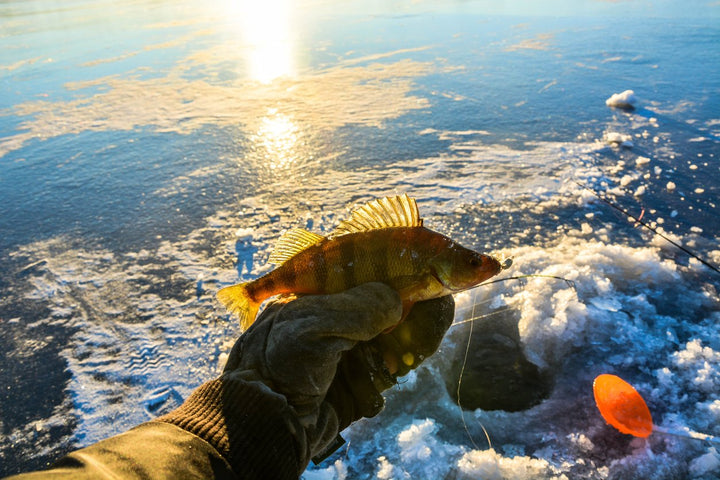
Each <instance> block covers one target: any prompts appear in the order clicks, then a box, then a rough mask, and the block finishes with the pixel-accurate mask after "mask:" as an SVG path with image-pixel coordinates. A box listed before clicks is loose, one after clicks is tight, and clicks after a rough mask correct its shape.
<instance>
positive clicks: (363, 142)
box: [0, 0, 720, 480]
mask: <svg viewBox="0 0 720 480" xmlns="http://www.w3.org/2000/svg"><path fill="white" fill-rule="evenodd" d="M256 3H258V2H256ZM260 3H263V5H267V6H268V8H267V9H263V8H261V7H258V6H250V5H249V4H248V3H243V2H230V1H226V2H216V4H214V5H213V6H208V5H207V4H208V2H199V1H190V0H188V1H184V2H149V1H138V2H122V4H119V3H117V2H85V1H74V2H62V3H58V2H46V1H33V2H4V3H2V4H1V5H0V21H1V22H2V30H1V32H0V79H1V80H2V88H3V92H4V93H3V95H2V96H0V199H1V201H2V203H1V204H0V205H1V206H0V209H1V210H0V212H1V214H0V232H2V234H1V235H0V270H2V272H3V276H2V278H1V279H0V298H1V299H2V300H0V327H1V328H0V348H2V351H3V352H4V354H3V355H0V379H1V383H2V384H3V386H4V387H3V389H2V393H0V475H5V474H9V473H15V472H19V471H22V470H26V469H30V468H40V467H42V466H45V465H47V464H48V462H50V461H52V460H53V459H55V458H57V456H59V455H61V454H62V453H64V452H67V451H69V450H71V449H73V448H76V447H78V446H83V445H87V444H89V443H92V442H95V441H97V440H100V439H102V438H105V437H107V436H109V435H112V434H115V433H118V432H121V431H124V430H126V429H128V428H130V427H132V426H134V425H136V424H138V423H141V422H143V421H146V420H149V419H151V418H153V417H154V416H157V415H159V414H161V413H163V412H165V411H167V410H168V409H171V408H174V407H175V406H177V405H178V404H179V403H181V402H182V399H183V398H185V397H186V396H187V395H188V394H189V393H190V392H191V391H192V390H193V389H194V388H195V387H196V386H198V385H199V384H200V383H202V382H203V381H205V380H208V379H210V378H213V377H214V376H216V375H218V373H219V372H220V371H221V369H222V365H223V361H224V359H225V357H226V355H227V353H228V352H229V349H230V348H231V346H232V345H233V343H234V340H235V339H236V337H237V335H238V333H239V331H238V325H237V324H236V322H235V321H234V320H233V319H231V318H229V317H228V316H227V315H226V314H225V312H224V311H223V309H222V308H221V307H220V306H219V305H218V304H217V303H216V302H215V300H214V293H215V292H216V291H217V290H218V289H219V288H220V287H222V286H225V285H228V284H230V283H236V282H237V281H238V280H240V279H251V278H254V277H256V276H258V275H260V274H262V273H264V272H266V271H267V269H268V268H269V267H268V266H267V265H266V263H265V262H266V259H267V257H268V255H269V253H270V251H271V250H272V247H273V244H274V242H275V240H276V239H277V238H278V237H279V235H280V234H281V233H282V232H283V231H284V230H286V229H288V228H292V227H304V228H308V229H310V230H312V231H315V232H318V233H323V232H329V231H331V230H332V229H333V228H334V227H335V225H337V223H338V222H339V221H340V220H342V219H344V218H346V217H347V214H348V212H349V211H350V209H351V208H352V207H353V206H357V205H359V204H361V203H363V202H365V201H367V200H370V199H372V198H376V197H379V196H386V195H395V194H399V193H408V194H409V195H411V196H413V197H415V198H417V200H418V204H419V207H420V211H421V213H422V214H423V216H424V217H425V224H426V225H427V226H428V227H429V228H431V229H434V230H437V231H439V232H442V233H444V234H447V235H449V236H451V237H452V238H453V239H456V240H457V241H459V242H460V243H462V244H464V245H466V246H468V247H472V248H475V249H477V250H479V251H483V252H486V253H492V254H495V255H504V256H508V257H509V256H512V257H513V259H514V265H513V267H512V268H511V269H510V270H508V271H506V272H503V274H502V275H504V276H519V275H530V274H533V275H546V276H554V277H561V278H563V279H566V281H563V280H557V279H552V278H547V277H536V278H528V279H524V280H509V281H506V282H501V283H495V284H492V285H489V286H485V287H479V288H477V289H475V290H473V291H471V292H466V293H464V294H461V295H458V296H457V298H456V302H457V312H456V322H457V323H458V325H457V326H454V327H452V328H451V330H450V332H449V333H448V335H447V337H446V339H445V341H444V343H443V345H442V346H441V349H440V351H439V352H438V354H437V355H435V356H434V357H432V358H431V359H430V360H428V361H426V362H425V364H424V365H423V366H422V367H421V368H419V369H418V370H417V371H416V372H414V373H412V374H411V375H409V376H408V377H407V378H405V379H403V381H402V384H401V385H400V386H399V388H397V389H396V390H394V391H393V392H391V393H389V394H388V395H387V406H386V410H385V411H384V412H383V413H382V414H380V415H379V416H378V417H376V418H373V419H368V420H363V421H360V422H358V423H357V424H356V425H354V426H353V427H351V428H350V429H348V430H347V431H346V432H345V437H346V438H347V439H348V444H347V445H346V446H345V447H343V448H342V449H341V450H339V451H338V452H337V453H336V454H335V455H333V456H332V457H330V458H329V459H328V460H326V461H325V462H324V463H323V464H322V465H320V466H313V467H311V468H310V469H309V470H308V471H307V472H306V473H305V478H307V480H319V479H323V480H325V479H328V480H329V479H344V478H348V479H350V478H380V479H391V478H396V479H401V478H410V477H412V478H418V479H421V478H457V479H464V478H467V479H470V478H489V479H501V478H528V479H530V478H593V479H595V478H597V479H606V478H653V479H676V478H706V479H712V478H718V477H720V453H718V452H717V451H716V450H715V449H713V448H712V447H710V446H709V445H707V444H703V443H701V442H697V441H695V442H691V441H686V440H683V439H680V438H676V437H668V436H662V435H660V434H653V435H652V436H651V437H649V439H648V440H642V439H633V438H631V437H629V436H627V435H623V434H621V433H619V432H617V431H615V430H614V429H613V428H612V427H610V426H608V425H607V424H606V423H605V421H604V420H603V419H602V417H601V416H600V414H599V412H598V411H597V409H596V408H595V405H594V401H593V394H592V381H593V379H594V378H595V376H597V375H598V374H601V373H613V374H616V375H619V376H621V377H623V378H625V379H626V380H628V381H629V382H630V383H632V384H633V385H634V386H635V387H636V388H637V389H638V390H639V391H640V392H641V393H642V394H643V396H644V397H645V398H646V400H647V402H648V405H649V407H650V410H651V412H652V414H653V418H654V421H655V423H656V424H657V425H661V426H664V427H668V428H676V429H690V430H695V431H699V432H703V433H707V434H712V435H720V337H719V336H718V334H717V331H718V324H719V323H720V299H719V298H718V290H719V289H720V274H718V272H717V271H715V270H713V269H712V268H710V267H708V266H706V265H704V264H703V263H701V262H700V261H698V260H697V259H696V258H693V257H692V256H690V255H688V254H687V253H686V252H685V251H682V250H680V249H678V248H676V247H675V246H673V245H672V244H671V243H670V242H668V241H667V240H665V239H663V238H662V237H661V236H659V235H655V234H653V233H651V232H650V231H649V230H648V229H646V228H643V227H642V226H641V225H639V224H638V222H636V221H635V220H634V219H631V218H628V216H627V215H624V214H621V213H619V212H618V211H617V210H615V209H613V208H611V207H610V206H609V205H607V204H606V203H604V202H603V201H601V200H600V199H599V197H598V196H597V195H595V194H594V193H592V192H593V191H594V192H597V193H598V194H599V195H601V196H603V198H607V199H609V200H610V201H611V202H613V203H614V204H615V205H617V206H619V207H620V208H622V209H624V210H626V211H627V212H628V213H629V214H631V215H633V216H634V217H636V218H641V219H642V221H643V222H646V223H647V224H648V225H649V226H651V227H652V228H655V229H656V230H658V231H659V232H660V233H662V234H663V235H665V236H667V237H668V238H670V239H671V240H673V241H674V242H676V243H678V244H680V245H682V246H683V247H684V248H685V249H687V250H689V251H691V252H693V253H694V254H696V255H697V256H699V257H700V258H701V259H703V260H704V261H705V262H707V263H709V264H710V265H711V266H714V267H715V268H717V267H718V266H719V265H720V210H719V209H718V202H719V201H720V198H718V192H719V189H720V187H719V185H720V158H718V157H719V156H720V149H719V148H718V146H719V145H720V101H719V100H718V99H720V28H719V27H718V25H719V24H718V15H719V12H718V10H720V7H717V6H708V5H705V2H689V4H688V5H687V6H686V7H687V8H684V10H683V11H682V12H674V11H673V8H674V7H672V6H669V5H668V3H672V2H661V1H656V2H653V4H654V7H653V8H651V9H650V10H646V9H644V7H640V6H639V5H640V4H639V3H636V2H619V3H613V2H592V1H587V2H572V3H571V4H572V5H573V6H572V7H568V6H565V7H564V6H563V5H564V4H563V2H549V3H548V4H547V5H546V8H547V11H544V12H542V11H536V10H533V7H530V6H527V8H526V9H525V10H523V9H522V8H517V9H516V10H511V9H509V8H508V9H506V10H507V11H506V10H504V9H502V8H498V7H493V6H491V5H490V4H489V3H487V2H460V3H455V2H448V3H443V2H428V3H424V2H413V3H409V2H408V3H407V4H404V3H401V2H398V3H396V4H393V6H392V7H382V6H379V5H372V6H370V7H368V6H367V5H364V6H363V5H361V4H360V3H351V2H348V3H343V4H336V3H328V4H324V3H322V2H314V3H312V4H309V5H302V6H301V5H300V4H297V3H287V2H279V3H278V2H275V3H274V2H271V1H268V2H260ZM500 3H502V4H504V3H506V2H500ZM567 5H570V3H568V4H567ZM543 13H546V14H548V15H542V14H543ZM556 14H557V15H556ZM627 90H632V91H633V92H634V94H633V97H634V100H635V104H634V108H632V109H622V108H616V107H613V106H608V105H606V100H608V99H610V98H611V97H612V96H613V95H614V94H622V93H623V92H625V91H627ZM621 98H625V99H627V98H629V97H628V96H627V95H625V96H623V97H621ZM611 103H612V102H611ZM471 318H474V319H475V320H474V321H472V322H465V323H462V322H463V321H465V320H468V319H471ZM499 318H504V319H510V320H512V321H513V322H515V323H516V324H517V331H518V333H519V338H520V344H521V347H522V353H523V355H524V356H525V357H526V358H527V359H528V360H529V361H530V362H531V363H533V364H534V365H535V366H536V367H537V368H538V369H539V370H540V371H541V372H542V373H543V375H544V376H545V377H546V378H548V379H550V380H549V385H550V386H549V391H548V392H547V395H545V396H546V398H545V399H544V400H543V401H541V402H540V403H539V404H537V405H535V406H533V407H532V408H529V409H525V410H521V411H517V412H504V411H498V410H495V411H486V410H481V409H477V410H471V409H470V410H465V411H463V410H461V408H460V407H459V406H458V404H457V402H456V400H455V399H454V396H453V395H454V393H453V392H454V390H455V387H456V384H457V382H456V381H455V379H456V378H457V377H458V375H459V371H458V364H459V362H460V361H462V360H463V359H464V357H463V355H464V353H465V351H466V345H467V342H468V341H469V338H470V337H471V334H472V332H471V329H470V325H473V328H474V329H475V330H474V332H475V335H477V333H478V332H481V331H482V325H487V323H484V322H493V321H497V320H498V319H499ZM490 324H491V325H492V323H490ZM471 345H474V344H472V343H471ZM471 352H472V353H475V352H474V351H472V350H471ZM464 375H466V376H471V375H472V372H471V371H465V372H464ZM463 378H466V377H463ZM448 379H450V380H448ZM453 382H455V383H454V384H453ZM461 403H462V402H461ZM483 428H484V429H485V430H486V431H487V435H488V437H489V439H490V441H491V443H492V446H491V447H490V445H489V444H488V441H487V438H486V436H485V433H484V432H483Z"/></svg>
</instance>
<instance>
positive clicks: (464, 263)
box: [430, 243, 502, 292]
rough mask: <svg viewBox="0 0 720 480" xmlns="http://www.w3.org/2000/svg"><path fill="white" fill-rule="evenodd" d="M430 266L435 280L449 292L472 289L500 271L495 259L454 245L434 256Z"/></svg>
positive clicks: (500, 266)
mask: <svg viewBox="0 0 720 480" xmlns="http://www.w3.org/2000/svg"><path fill="white" fill-rule="evenodd" d="M430 265H431V269H432V270H433V275H434V276H435V278H437V279H438V281H440V283H442V284H443V286H444V287H445V288H446V289H447V290H449V291H451V292H461V291H463V290H467V289H469V288H472V287H474V286H476V285H478V284H480V283H482V282H484V281H486V280H487V279H489V278H491V277H494V276H495V275H497V274H498V273H500V270H502V265H501V263H500V262H499V261H498V260H497V259H496V258H494V257H491V256H490V255H485V254H482V253H479V252H475V251H473V250H470V249H468V248H465V247H462V246H460V245H458V244H455V243H453V244H451V245H450V246H448V247H447V248H445V249H443V251H441V252H440V253H439V254H438V255H437V256H435V257H434V258H433V259H432V260H431V262H430Z"/></svg>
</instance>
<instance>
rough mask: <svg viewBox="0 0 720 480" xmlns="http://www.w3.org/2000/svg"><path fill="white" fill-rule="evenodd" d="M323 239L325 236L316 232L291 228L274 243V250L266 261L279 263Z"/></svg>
mask: <svg viewBox="0 0 720 480" xmlns="http://www.w3.org/2000/svg"><path fill="white" fill-rule="evenodd" d="M322 240H325V237H323V236H322V235H318V234H317V233H312V232H308V231H307V230H304V229H302V228H293V229H291V230H288V231H287V232H285V233H283V234H282V236H281V237H280V239H279V240H278V241H277V244H276V245H275V250H274V251H273V252H272V253H271V254H270V258H268V263H274V264H275V265H280V264H283V263H285V262H287V261H288V260H289V259H291V258H292V257H294V256H295V255H297V254H298V253H300V252H302V251H303V250H305V249H306V248H308V247H311V246H313V245H315V244H316V243H318V242H320V241H322Z"/></svg>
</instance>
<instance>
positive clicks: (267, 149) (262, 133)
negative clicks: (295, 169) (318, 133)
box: [255, 109, 300, 170]
mask: <svg viewBox="0 0 720 480" xmlns="http://www.w3.org/2000/svg"><path fill="white" fill-rule="evenodd" d="M299 138H300V129H299V128H298V126H297V125H296V124H295V123H294V122H293V121H292V119H291V118H290V117H288V116H287V115H284V114H281V113H278V112H277V110H274V109H271V110H269V112H268V115H267V116H265V117H263V118H262V119H261V120H260V127H259V128H258V131H257V133H256V139H255V141H256V145H257V146H258V148H259V149H261V150H262V151H261V152H260V154H261V155H262V156H263V157H264V160H265V162H266V165H267V166H268V167H270V169H272V170H283V169H285V168H287V167H289V166H291V165H292V164H293V162H294V161H295V157H296V156H297V151H296V147H297V145H298V141H299Z"/></svg>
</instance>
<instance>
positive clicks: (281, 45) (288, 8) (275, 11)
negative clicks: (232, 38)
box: [226, 0, 295, 83]
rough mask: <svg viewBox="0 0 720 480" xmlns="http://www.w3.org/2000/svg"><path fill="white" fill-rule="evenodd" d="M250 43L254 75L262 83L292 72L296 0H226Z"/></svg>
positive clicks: (241, 32) (251, 73)
mask: <svg viewBox="0 0 720 480" xmlns="http://www.w3.org/2000/svg"><path fill="white" fill-rule="evenodd" d="M226 5H227V8H228V11H229V13H230V14H231V15H232V17H233V18H234V20H235V21H234V23H235V24H236V25H237V28H238V30H239V33H240V34H241V35H242V38H243V40H244V42H245V44H246V52H247V57H246V61H247V65H248V71H249V74H250V76H251V78H253V79H255V80H258V81H260V82H262V83H270V82H272V81H273V80H274V79H276V78H278V77H282V76H286V75H292V74H293V73H294V71H295V65H294V59H293V44H294V42H293V33H294V32H293V29H292V22H291V20H292V18H293V11H292V0H262V1H257V0H226Z"/></svg>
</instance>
